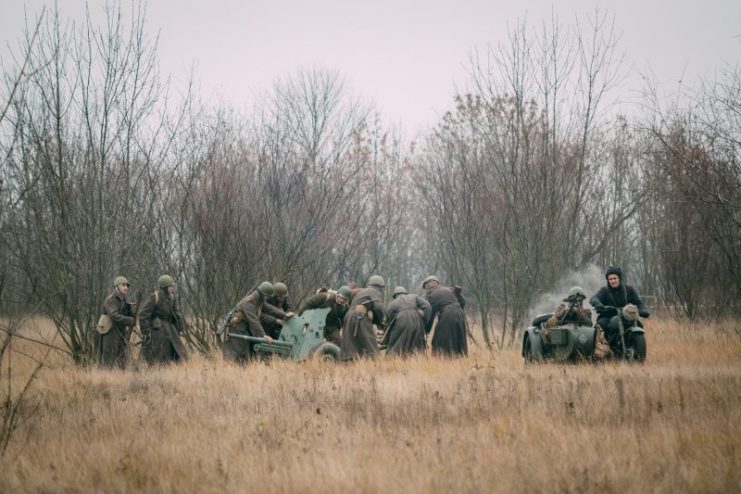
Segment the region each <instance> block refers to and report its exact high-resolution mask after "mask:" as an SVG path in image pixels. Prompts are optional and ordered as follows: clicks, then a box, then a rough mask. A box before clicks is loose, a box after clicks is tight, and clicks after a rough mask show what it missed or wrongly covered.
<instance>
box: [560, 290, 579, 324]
mask: <svg viewBox="0 0 741 494" xmlns="http://www.w3.org/2000/svg"><path fill="white" fill-rule="evenodd" d="M566 301H567V302H571V305H569V308H568V309H566V312H564V313H563V315H562V316H561V319H560V320H559V321H558V324H559V325H561V324H563V322H564V321H565V320H566V317H567V316H568V315H569V314H570V313H571V310H572V309H573V308H574V307H576V304H577V303H578V302H579V300H578V297H577V296H573V297H569V298H568V299H566Z"/></svg>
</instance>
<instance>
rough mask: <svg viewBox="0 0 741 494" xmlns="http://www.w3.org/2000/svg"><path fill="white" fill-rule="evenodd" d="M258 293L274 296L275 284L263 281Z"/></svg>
mask: <svg viewBox="0 0 741 494" xmlns="http://www.w3.org/2000/svg"><path fill="white" fill-rule="evenodd" d="M257 291H259V292H260V293H262V294H263V295H272V294H273V291H274V289H273V284H272V283H270V282H269V281H263V282H262V283H260V286H258V287H257Z"/></svg>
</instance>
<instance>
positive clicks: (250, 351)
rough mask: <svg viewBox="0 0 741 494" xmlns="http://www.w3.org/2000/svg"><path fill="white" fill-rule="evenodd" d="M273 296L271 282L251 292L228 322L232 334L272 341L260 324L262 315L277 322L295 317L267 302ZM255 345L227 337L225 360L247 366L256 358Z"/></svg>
mask: <svg viewBox="0 0 741 494" xmlns="http://www.w3.org/2000/svg"><path fill="white" fill-rule="evenodd" d="M272 294H273V284H272V283H270V282H269V281H263V282H262V283H260V285H259V286H258V287H257V289H256V290H253V291H251V292H249V293H248V294H247V295H245V296H244V298H243V299H242V300H240V301H239V303H238V304H237V310H236V312H235V313H234V315H233V316H232V318H231V319H230V320H229V322H228V326H229V333H230V334H235V333H236V334H242V335H247V336H254V337H258V338H265V339H266V340H268V341H270V340H272V338H271V337H270V335H268V334H265V330H264V329H263V327H262V324H260V314H262V312H263V311H265V312H267V313H268V314H270V315H271V316H273V317H274V318H276V320H280V321H281V325H282V323H283V321H284V320H286V319H288V318H291V317H293V316H294V314H293V312H283V311H282V310H280V309H279V308H277V307H274V306H272V305H270V304H268V303H266V302H265V301H266V300H267V298H268V297H269V296H271V295H272ZM254 346H255V343H252V342H249V341H247V340H243V339H241V338H233V337H229V336H227V339H226V342H224V346H223V348H222V351H223V355H224V360H229V361H231V362H236V363H238V364H246V363H248V362H250V361H251V360H252V359H253V358H255V356H256V355H255V350H254Z"/></svg>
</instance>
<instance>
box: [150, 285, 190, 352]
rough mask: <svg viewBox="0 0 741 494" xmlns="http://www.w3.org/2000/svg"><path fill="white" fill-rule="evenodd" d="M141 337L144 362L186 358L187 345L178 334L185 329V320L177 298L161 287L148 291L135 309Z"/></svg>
mask: <svg viewBox="0 0 741 494" xmlns="http://www.w3.org/2000/svg"><path fill="white" fill-rule="evenodd" d="M139 326H140V327H141V332H142V337H143V338H144V341H142V353H141V355H142V358H143V359H144V361H145V362H147V363H148V364H162V363H169V362H178V361H181V360H186V359H187V358H188V349H187V348H186V346H185V343H184V342H183V339H182V338H181V337H180V335H181V334H182V333H183V332H185V320H184V319H183V316H182V315H181V314H180V309H179V307H178V303H177V299H175V298H170V297H169V296H168V295H167V289H166V288H163V289H160V290H157V291H156V292H154V293H151V294H150V295H149V296H148V297H147V299H146V300H145V301H144V302H143V303H142V307H141V310H140V311H139Z"/></svg>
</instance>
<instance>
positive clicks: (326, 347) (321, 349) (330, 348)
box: [311, 341, 340, 362]
mask: <svg viewBox="0 0 741 494" xmlns="http://www.w3.org/2000/svg"><path fill="white" fill-rule="evenodd" d="M311 358H312V359H313V360H321V361H325V362H337V361H339V360H340V347H338V346H337V345H335V344H334V343H332V342H330V341H325V342H323V343H320V344H318V345H317V346H315V347H314V349H313V350H312V351H311Z"/></svg>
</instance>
